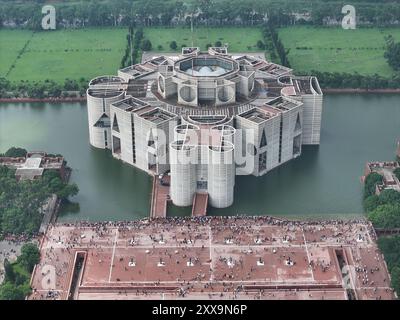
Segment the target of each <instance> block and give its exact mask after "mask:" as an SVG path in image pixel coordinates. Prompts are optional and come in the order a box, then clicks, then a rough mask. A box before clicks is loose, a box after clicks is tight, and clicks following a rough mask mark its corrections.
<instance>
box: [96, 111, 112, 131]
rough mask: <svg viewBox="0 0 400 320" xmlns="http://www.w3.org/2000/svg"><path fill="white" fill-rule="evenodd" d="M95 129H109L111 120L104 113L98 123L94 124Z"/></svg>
mask: <svg viewBox="0 0 400 320" xmlns="http://www.w3.org/2000/svg"><path fill="white" fill-rule="evenodd" d="M94 126H95V127H99V128H107V127H108V128H109V127H110V119H109V118H108V116H107V115H106V114H105V113H103V115H102V116H101V117H100V118H99V120H97V122H96V123H95V124H94Z"/></svg>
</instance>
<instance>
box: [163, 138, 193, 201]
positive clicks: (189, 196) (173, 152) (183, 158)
mask: <svg viewBox="0 0 400 320" xmlns="http://www.w3.org/2000/svg"><path fill="white" fill-rule="evenodd" d="M169 154H170V161H171V163H170V167H171V189H170V193H171V200H172V202H173V204H174V205H176V206H180V207H186V206H190V205H191V204H192V202H193V197H194V194H195V192H196V161H197V146H194V145H186V144H185V143H184V141H182V140H177V141H174V142H172V143H171V144H170V149H169Z"/></svg>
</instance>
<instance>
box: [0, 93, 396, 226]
mask: <svg viewBox="0 0 400 320" xmlns="http://www.w3.org/2000/svg"><path fill="white" fill-rule="evenodd" d="M399 138H400V95H371V94H364V95H361V94H360V95H325V101H324V110H323V120H322V131H321V145H320V146H319V147H304V148H303V153H302V155H301V157H300V158H297V159H295V160H293V161H291V162H289V163H288V164H286V165H283V166H281V167H279V168H277V169H275V170H273V171H271V172H270V173H268V174H267V175H266V176H264V177H261V178H255V177H251V176H241V177H237V179H236V187H235V202H234V205H233V206H231V207H230V208H226V209H210V211H209V213H210V214H211V215H234V214H252V215H253V214H255V215H264V214H268V215H275V216H290V217H292V216H296V217H309V216H315V217H337V216H349V217H350V216H354V215H361V214H363V210H362V203H361V200H362V185H361V183H360V176H361V175H362V173H363V169H364V165H365V162H366V161H369V160H393V159H394V158H395V147H396V141H397V139H399ZM88 141H89V138H88V128H87V111H86V106H85V104H80V103H61V104H49V103H24V104H6V103H3V104H0V152H4V151H5V150H7V149H8V148H9V147H11V146H20V147H23V148H25V149H28V150H43V151H47V152H49V153H61V154H63V155H64V156H65V158H66V160H67V161H68V164H69V166H71V167H72V169H73V173H72V177H71V181H72V182H75V183H76V184H77V185H78V186H79V189H80V192H79V195H78V196H76V197H75V198H74V199H73V201H76V202H79V204H80V210H79V211H77V212H75V211H70V212H68V210H66V212H63V213H62V214H61V215H60V218H59V219H60V220H64V221H67V220H69V221H70V220H77V219H79V220H86V219H88V220H93V221H95V220H129V219H136V218H143V217H147V216H148V212H149V209H150V193H151V179H150V177H149V176H147V174H146V173H143V172H141V171H139V170H137V169H135V168H133V167H130V166H129V165H125V164H122V163H121V162H120V161H118V160H115V159H114V158H113V157H112V156H111V154H110V152H108V151H104V150H97V149H94V148H92V147H90V145H89V142H88ZM169 209H170V210H169V211H170V214H171V215H189V214H190V208H176V207H173V206H170V208H169Z"/></svg>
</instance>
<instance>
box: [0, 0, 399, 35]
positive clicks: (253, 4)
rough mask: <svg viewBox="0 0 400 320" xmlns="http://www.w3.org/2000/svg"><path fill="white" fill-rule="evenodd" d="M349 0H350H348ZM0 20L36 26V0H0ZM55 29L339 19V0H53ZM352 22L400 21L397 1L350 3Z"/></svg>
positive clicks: (38, 6) (39, 4) (38, 11)
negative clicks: (353, 11)
mask: <svg viewBox="0 0 400 320" xmlns="http://www.w3.org/2000/svg"><path fill="white" fill-rule="evenodd" d="M353 2H354V1H353ZM0 3H1V5H0V25H3V26H4V27H21V28H30V29H34V30H40V29H41V20H42V17H43V15H42V13H41V7H42V6H43V3H42V1H18V2H14V1H5V0H2V1H0ZM53 5H54V6H55V8H56V12H57V27H58V28H83V27H89V26H92V27H99V26H114V27H115V26H126V27H127V26H130V25H137V26H143V27H145V26H177V25H190V24H191V20H192V19H193V22H194V23H195V24H196V25H205V26H222V25H224V26H226V25H241V26H254V25H261V24H263V23H265V22H266V21H267V20H269V19H271V20H273V21H274V24H275V25H279V26H285V25H294V24H312V25H326V24H332V23H336V24H340V23H341V20H342V18H343V14H342V13H341V8H342V6H343V3H342V2H340V1H335V0H332V1H329V0H328V1H326V0H315V1H309V2H308V1H306V2H305V1H300V0H292V1H279V0H253V1H242V0H199V1H191V2H186V1H183V0H169V1H165V0H152V1H148V0H119V1H111V0H108V1H107V0H106V1H104V0H90V1H80V2H79V1H71V2H55V3H54V4H53ZM354 5H355V6H356V9H357V19H358V24H364V25H371V24H372V25H378V26H388V25H397V24H398V23H399V21H400V6H399V5H398V1H396V0H392V1H384V2H379V3H374V1H365V0H363V1H357V2H356V3H355V2H354Z"/></svg>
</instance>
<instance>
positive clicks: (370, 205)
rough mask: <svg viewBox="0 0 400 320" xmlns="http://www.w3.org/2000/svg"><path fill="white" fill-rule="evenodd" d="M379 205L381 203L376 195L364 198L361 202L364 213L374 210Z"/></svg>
mask: <svg viewBox="0 0 400 320" xmlns="http://www.w3.org/2000/svg"><path fill="white" fill-rule="evenodd" d="M380 204H381V202H380V201H379V196H377V195H376V194H373V195H372V196H369V197H367V198H365V199H364V202H363V205H364V210H365V211H366V212H370V211H372V210H375V209H376V208H377V207H378V206H379V205H380Z"/></svg>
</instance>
